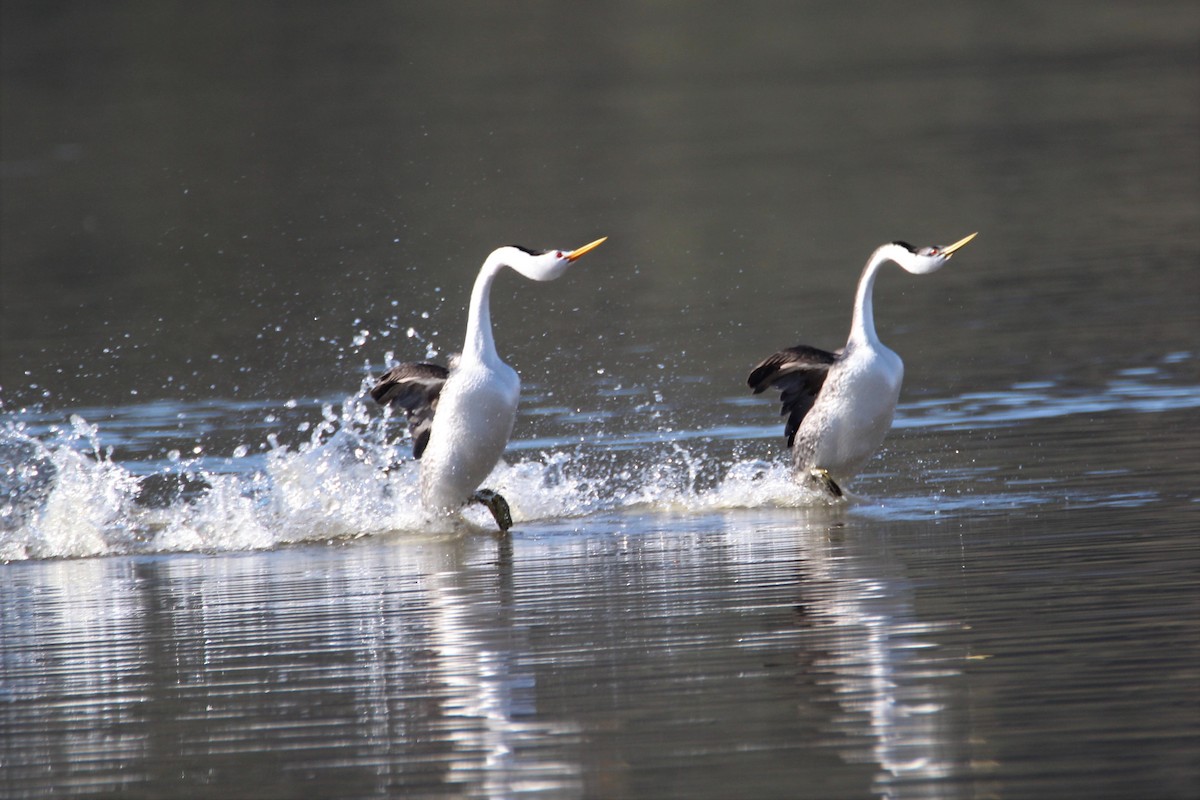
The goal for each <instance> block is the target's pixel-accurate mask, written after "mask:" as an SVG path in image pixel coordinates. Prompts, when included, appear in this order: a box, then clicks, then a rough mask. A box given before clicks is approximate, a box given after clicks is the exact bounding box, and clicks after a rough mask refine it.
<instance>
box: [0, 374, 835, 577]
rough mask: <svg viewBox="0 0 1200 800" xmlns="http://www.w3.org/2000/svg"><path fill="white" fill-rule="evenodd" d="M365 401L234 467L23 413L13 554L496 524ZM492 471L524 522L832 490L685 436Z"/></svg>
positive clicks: (11, 501) (3, 455)
mask: <svg viewBox="0 0 1200 800" xmlns="http://www.w3.org/2000/svg"><path fill="white" fill-rule="evenodd" d="M360 401H361V397H351V398H348V399H347V400H346V401H345V402H344V404H343V407H342V409H341V411H340V413H335V412H334V410H333V409H332V408H330V407H326V409H325V415H324V420H323V421H322V422H321V423H319V424H318V425H316V426H315V428H314V429H313V432H312V435H311V438H310V440H309V441H308V442H306V443H304V444H303V445H301V446H299V447H296V448H289V447H285V446H282V445H279V444H277V443H276V442H275V441H274V439H273V438H271V437H268V438H269V442H268V449H267V451H266V453H265V454H262V453H259V454H254V455H248V453H250V451H251V448H248V447H238V448H237V449H236V450H235V451H234V453H233V454H232V456H231V457H230V458H225V459H219V460H217V461H216V463H218V464H219V465H220V466H212V465H211V464H212V463H213V462H212V461H211V460H210V461H208V462H202V461H200V460H194V461H187V460H182V459H180V458H179V457H178V454H176V453H172V455H171V458H169V459H168V460H166V461H165V462H161V463H155V464H146V463H136V464H122V463H119V462H117V461H114V460H113V458H112V453H111V449H105V447H104V443H103V441H102V439H103V435H102V433H103V432H102V431H100V430H98V428H97V427H96V426H94V425H91V424H89V423H88V422H86V421H85V420H83V419H81V418H79V417H72V419H71V423H70V425H69V426H64V427H63V428H62V429H60V430H58V431H57V432H56V433H54V434H53V435H49V436H45V437H41V438H39V437H35V436H33V435H30V434H29V433H28V432H27V431H26V429H25V428H24V426H23V425H22V424H20V423H18V422H11V421H10V422H8V423H6V424H5V425H4V426H3V427H0V560H5V561H12V560H22V559H29V558H56V557H82V556H97V555H114V554H125V553H154V552H172V551H214V552H216V551H231V550H254V549H266V548H271V547H276V546H280V545H285V544H289V543H296V542H312V541H323V540H336V539H346V538H354V537H360V536H370V535H376V534H381V533H386V532H426V533H429V532H434V533H446V534H454V533H462V532H469V531H472V530H476V531H478V530H488V529H491V528H492V526H493V523H492V521H491V518H490V516H489V515H488V513H487V511H486V510H484V509H482V508H479V507H469V508H467V509H465V510H464V511H463V513H462V515H461V516H454V517H450V518H447V517H442V516H434V515H431V514H429V513H428V512H426V511H424V510H423V509H422V508H421V505H420V502H419V498H418V491H417V477H418V462H416V461H413V460H412V459H411V456H410V455H409V453H408V450H407V448H406V446H405V445H406V443H400V444H396V443H389V442H388V441H387V437H386V436H385V427H384V425H383V423H382V420H380V418H379V417H378V416H376V417H375V418H374V419H371V418H370V416H369V415H368V414H367V413H366V410H365V408H364V406H363V405H362V403H361V402H360ZM396 427H398V426H397V425H396V424H395V423H393V427H392V429H393V430H394V429H395V428H396ZM689 444H692V443H689ZM631 453H636V454H631ZM509 455H510V458H512V457H513V454H512V453H511V452H510V454H509ZM206 464H207V466H206ZM486 485H487V486H488V487H489V488H492V489H495V490H497V491H499V492H500V493H501V494H503V495H504V496H505V497H506V498H507V499H508V501H509V503H510V505H511V507H512V512H513V519H514V521H515V523H516V526H517V529H518V530H519V529H520V526H521V525H522V524H530V523H534V522H536V521H538V520H549V519H561V518H564V517H585V516H588V515H591V514H596V513H600V512H612V511H620V510H622V509H627V508H646V509H662V510H670V511H675V512H679V511H697V510H699V511H708V510H714V509H730V508H741V507H758V506H764V505H776V506H800V505H810V504H813V503H814V502H821V501H820V499H819V498H814V497H813V496H811V495H808V494H806V493H804V492H802V491H801V490H800V489H799V488H798V487H797V486H796V484H794V483H793V482H792V481H791V480H790V479H789V476H788V470H787V468H786V465H785V464H784V463H782V461H781V462H776V463H772V462H764V461H737V460H734V461H733V462H732V463H729V461H728V459H727V460H726V461H724V462H722V461H721V460H720V459H719V458H717V457H716V456H713V455H711V454H708V453H706V452H703V451H700V452H697V451H696V450H695V449H694V448H693V449H688V448H685V447H684V446H682V445H681V444H679V443H673V442H670V441H668V442H666V443H664V444H662V445H660V446H659V447H657V448H639V449H638V450H636V451H631V450H628V449H627V450H625V451H624V452H623V453H621V454H620V455H615V454H614V453H613V452H608V451H601V450H599V449H598V448H593V449H590V450H589V449H587V448H585V447H583V446H577V447H574V448H568V449H556V450H555V449H552V450H547V451H543V452H540V453H536V454H534V453H530V452H522V453H517V454H516V457H515V459H514V460H513V462H512V463H502V464H501V465H499V466H498V467H497V469H496V471H495V472H494V473H493V474H492V476H491V477H490V478H489V480H488V481H487V483H486Z"/></svg>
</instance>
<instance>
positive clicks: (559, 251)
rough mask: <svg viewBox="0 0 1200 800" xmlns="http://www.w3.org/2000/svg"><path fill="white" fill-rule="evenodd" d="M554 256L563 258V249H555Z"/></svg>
mask: <svg viewBox="0 0 1200 800" xmlns="http://www.w3.org/2000/svg"><path fill="white" fill-rule="evenodd" d="M554 257H555V258H562V257H563V251H562V250H555V251H554Z"/></svg>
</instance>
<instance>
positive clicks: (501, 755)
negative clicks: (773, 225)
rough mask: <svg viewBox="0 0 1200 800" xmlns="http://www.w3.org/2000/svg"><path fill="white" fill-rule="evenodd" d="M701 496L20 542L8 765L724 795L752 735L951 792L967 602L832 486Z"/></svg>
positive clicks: (61, 778) (69, 788)
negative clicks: (790, 501) (933, 593)
mask: <svg viewBox="0 0 1200 800" xmlns="http://www.w3.org/2000/svg"><path fill="white" fill-rule="evenodd" d="M612 522H613V524H616V525H617V526H618V527H619V526H620V525H623V524H626V523H628V522H629V521H628V520H625V521H624V522H621V521H620V520H619V519H614V520H613V521H612ZM648 522H649V521H648V520H638V521H636V522H635V523H634V524H635V525H637V526H638V527H642V526H644V525H646V524H648ZM680 523H681V521H680V520H674V521H673V522H669V523H668V524H667V525H666V526H664V527H660V529H659V530H658V531H655V532H651V533H646V534H638V535H621V534H620V531H616V532H615V533H617V535H611V532H610V534H608V535H600V536H588V537H583V538H580V537H574V536H572V537H567V536H561V535H559V532H558V531H555V530H553V529H547V530H544V531H542V532H540V533H539V534H538V535H536V536H533V537H530V538H522V537H518V538H517V539H516V540H515V541H513V542H512V543H511V545H510V546H506V545H501V544H499V543H497V542H494V541H492V540H490V539H488V538H486V537H483V538H478V539H477V538H473V537H460V538H442V539H428V540H425V541H411V540H408V539H403V540H402V539H396V540H393V541H375V542H371V543H366V544H359V545H353V546H343V547H336V548H324V549H323V548H311V549H296V550H283V551H277V552H273V553H263V554H252V555H245V556H234V557H230V556H226V557H206V556H175V557H170V558H138V559H128V558H116V559H93V560H84V561H69V562H67V561H63V562H40V563H29V564H26V565H23V568H22V569H21V570H20V572H19V575H17V578H18V579H17V580H15V581H13V582H10V583H8V584H6V585H5V586H4V587H3V588H0V606H2V610H3V612H4V613H3V622H2V623H0V624H2V625H3V626H4V629H3V632H4V636H3V641H4V643H5V645H4V649H3V659H4V660H3V686H4V687H5V697H6V699H7V702H6V703H4V705H3V709H2V712H0V713H3V724H4V727H5V729H6V730H9V731H12V732H14V733H17V734H20V735H15V736H6V737H5V738H4V745H3V746H4V748H5V750H6V751H7V752H6V756H5V763H6V764H8V765H20V766H12V767H10V768H9V769H7V770H6V772H5V777H4V781H5V784H6V788H7V792H6V793H7V794H20V795H28V796H39V794H40V795H43V796H49V795H50V794H55V795H59V796H62V795H71V794H81V793H94V792H96V791H100V790H116V789H118V788H119V789H122V790H123V791H126V792H129V793H131V794H132V795H134V796H136V795H137V794H139V793H145V794H151V795H152V794H154V793H155V792H160V791H163V790H165V789H166V788H167V787H178V786H181V785H191V786H201V785H202V786H205V787H208V788H209V789H218V788H222V787H223V788H225V789H229V790H234V789H236V788H237V786H238V784H239V782H240V781H244V780H246V778H247V776H248V775H253V776H254V779H255V780H256V781H259V782H260V784H261V786H262V787H264V789H266V788H273V789H275V790H278V791H286V790H288V789H289V787H296V786H299V785H300V784H301V783H302V782H303V783H304V785H305V786H306V787H307V788H308V789H309V790H311V789H312V788H313V786H314V785H317V786H325V787H327V788H331V787H337V789H338V790H339V791H343V792H345V793H347V794H348V795H363V794H371V793H377V792H382V791H393V792H394V791H402V792H411V793H428V794H430V795H438V794H445V795H458V796H472V797H474V796H479V797H508V796H514V795H516V794H520V793H523V792H527V791H533V790H548V791H551V793H552V794H554V795H555V796H583V795H591V796H595V795H603V796H634V795H640V794H644V790H645V789H647V788H653V789H654V790H655V791H666V790H671V791H675V790H682V791H686V792H687V793H688V794H689V796H717V795H720V794H722V793H723V792H725V791H728V787H729V783H728V781H729V779H730V774H729V773H728V771H726V772H723V771H722V770H728V765H729V764H730V763H737V764H738V765H739V769H737V770H735V772H736V773H737V774H738V775H739V776H740V777H739V781H748V782H745V783H739V785H743V786H745V787H746V788H747V789H748V790H749V789H753V788H754V787H757V788H758V789H759V790H762V791H768V790H772V789H773V790H778V789H779V788H780V787H795V788H796V789H797V791H798V793H799V794H800V796H804V795H803V791H804V790H803V788H802V787H803V786H804V785H805V776H806V775H811V774H812V773H813V772H814V771H815V770H819V771H820V772H821V773H822V774H824V775H826V779H827V780H830V781H832V783H830V784H828V786H827V788H829V789H830V791H829V793H827V794H818V795H815V796H843V795H844V796H862V793H863V792H865V791H867V790H868V788H870V790H871V791H874V792H877V793H880V794H885V795H890V794H892V793H894V792H895V791H896V788H895V787H897V786H901V785H907V786H912V785H917V786H923V787H925V788H924V789H922V790H921V791H918V792H916V793H915V794H916V795H918V796H937V793H936V792H935V791H933V790H932V789H931V788H930V787H934V786H936V785H937V781H938V779H941V778H944V777H947V776H950V775H952V774H954V772H955V770H956V769H959V768H961V766H962V764H963V763H964V758H965V755H964V754H963V753H962V752H961V748H962V746H963V742H964V741H965V739H966V738H967V737H966V736H965V733H964V731H962V730H961V728H960V727H959V724H958V722H957V720H959V719H960V716H959V715H958V714H956V713H953V712H951V711H950V710H949V709H950V708H951V707H952V706H953V705H954V703H955V702H957V699H956V689H955V680H954V679H955V677H956V675H957V674H958V671H957V667H956V663H957V662H956V661H955V659H953V658H950V657H948V656H947V655H946V654H945V653H944V652H942V650H941V649H940V648H939V647H938V646H937V643H936V638H937V633H938V631H939V630H942V629H943V628H944V627H945V626H946V625H947V624H949V623H944V622H939V621H927V620H922V619H920V618H919V616H918V615H917V613H916V611H915V610H914V606H913V598H912V587H911V586H910V585H909V582H908V581H907V580H906V579H905V577H904V574H903V572H904V571H903V568H902V567H901V566H900V565H898V564H896V563H894V562H892V561H891V560H890V559H888V557H887V552H886V549H884V550H882V551H878V552H876V551H874V550H873V548H872V547H871V546H869V545H863V544H856V543H854V542H852V541H850V538H851V537H846V536H844V535H843V530H842V528H841V527H840V523H838V522H837V521H836V520H834V521H833V522H832V524H831V521H830V519H829V518H828V516H827V515H824V514H817V515H816V516H811V515H807V514H806V513H805V512H799V511H788V512H776V513H772V514H765V515H751V516H750V517H749V518H747V517H746V516H745V515H737V514H734V515H729V516H727V517H713V518H706V519H704V520H703V524H702V526H700V527H699V529H698V528H697V526H696V525H695V523H694V521H692V522H689V523H687V524H680ZM700 755H703V758H698V756H700ZM682 763H687V764H688V765H689V766H688V767H687V769H686V770H683V771H682V772H681V771H679V769H678V766H679V765H680V764H682ZM722 765H724V766H722ZM745 773H749V774H750V775H752V776H753V777H750V778H748V777H746V776H745ZM47 774H50V775H53V776H54V779H53V781H52V782H49V783H46V782H45V779H44V776H46V775H47ZM314 781H316V784H314V783H313V782H314ZM38 787H44V789H39V788H38ZM717 787H723V788H722V790H721V791H717ZM872 787H873V788H872ZM768 793H769V791H768Z"/></svg>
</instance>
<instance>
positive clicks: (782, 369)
mask: <svg viewBox="0 0 1200 800" xmlns="http://www.w3.org/2000/svg"><path fill="white" fill-rule="evenodd" d="M839 352H840V351H839ZM837 359H838V353H830V352H828V351H826V350H818V349H817V348H815V347H809V346H808V345H803V344H801V345H797V346H795V347H789V348H788V349H787V350H780V351H779V352H778V353H776V354H775V355H773V356H770V357H769V358H766V359H764V360H763V361H762V362H761V363H760V364H759V365H758V366H757V367H755V368H754V371H753V372H751V373H750V377H749V378H747V379H746V383H747V384H749V386H750V388H751V389H753V390H754V393H755V394H759V393H761V392H764V391H766V390H767V388H768V387H770V386H774V387H775V388H776V389H779V390H780V391H782V392H783V396H782V397H781V398H780V399H782V400H783V410H782V411H781V412H780V413H781V414H787V415H788V420H787V425H786V426H784V433H786V434H787V446H788V447H791V446H792V441H793V440H794V439H795V438H796V431H797V430H799V428H800V422H801V420H803V419H804V415H805V414H807V413H808V411H809V409H810V408H812V407H813V403H815V402H816V400H817V394H818V393H819V392H820V391H821V387H822V386H823V385H824V384H825V376H826V375H828V374H829V367H830V366H832V365H833V363H834V362H835V361H837Z"/></svg>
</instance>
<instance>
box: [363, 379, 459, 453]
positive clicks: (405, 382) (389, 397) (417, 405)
mask: <svg viewBox="0 0 1200 800" xmlns="http://www.w3.org/2000/svg"><path fill="white" fill-rule="evenodd" d="M449 374H450V371H449V370H448V369H446V368H445V367H443V366H441V365H440V364H418V363H407V364H399V365H397V366H395V367H393V368H392V369H390V370H388V371H387V372H386V373H384V374H383V377H381V378H380V379H379V380H378V381H377V382H376V384H375V386H374V387H373V388H372V389H371V397H373V398H375V402H377V403H379V404H380V405H384V406H386V405H393V406H399V407H400V408H403V409H404V414H405V416H406V417H407V418H408V431H409V433H411V434H412V440H413V457H414V458H420V457H421V454H422V453H424V452H425V446H426V445H427V444H429V429H430V428H431V427H433V415H434V414H435V413H436V412H437V404H438V398H439V397H441V395H442V386H443V385H444V384H445V383H446V377H447V376H448V375H449Z"/></svg>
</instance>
